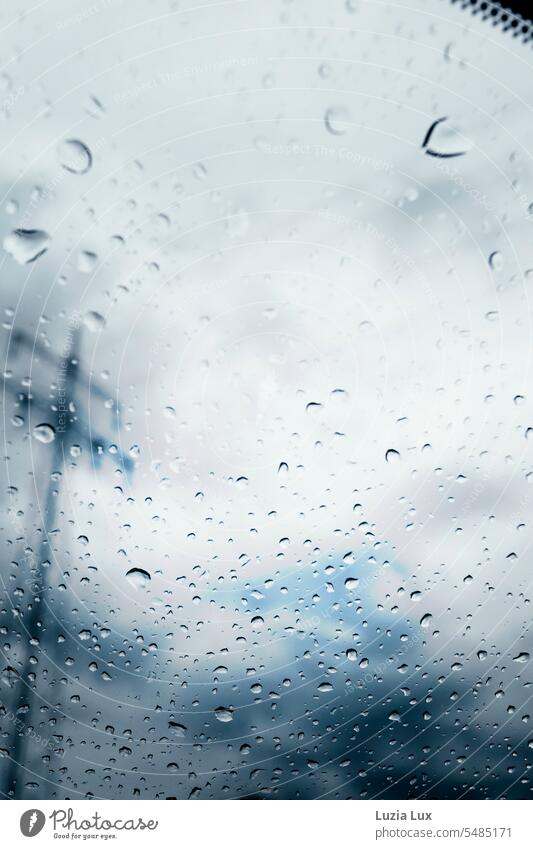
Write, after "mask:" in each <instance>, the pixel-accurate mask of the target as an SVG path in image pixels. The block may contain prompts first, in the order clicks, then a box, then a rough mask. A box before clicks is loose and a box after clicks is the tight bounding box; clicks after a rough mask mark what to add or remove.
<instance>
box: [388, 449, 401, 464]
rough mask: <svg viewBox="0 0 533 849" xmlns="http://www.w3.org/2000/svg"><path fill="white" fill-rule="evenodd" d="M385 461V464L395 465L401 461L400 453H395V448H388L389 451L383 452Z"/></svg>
mask: <svg viewBox="0 0 533 849" xmlns="http://www.w3.org/2000/svg"><path fill="white" fill-rule="evenodd" d="M385 460H386V461H387V463H397V462H398V461H399V460H401V457H400V452H399V451H396V449H395V448H389V450H388V451H386V452H385Z"/></svg>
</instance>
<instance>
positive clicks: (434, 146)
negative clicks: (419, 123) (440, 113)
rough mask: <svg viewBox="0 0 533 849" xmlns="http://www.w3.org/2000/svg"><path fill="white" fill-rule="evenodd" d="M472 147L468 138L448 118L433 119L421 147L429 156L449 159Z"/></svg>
mask: <svg viewBox="0 0 533 849" xmlns="http://www.w3.org/2000/svg"><path fill="white" fill-rule="evenodd" d="M471 147H472V142H471V141H470V139H467V138H465V136H464V135H463V134H462V133H461V132H460V131H459V129H458V128H457V127H455V126H453V124H450V123H448V118H439V119H438V120H437V121H434V122H433V124H432V125H431V127H430V128H429V130H428V131H427V133H426V136H425V138H424V141H423V142H422V148H423V149H424V151H425V152H426V153H427V154H428V155H429V156H437V157H440V158H441V159H450V158H451V157H453V156H463V155H464V154H465V153H467V152H468V151H469V150H470V148H471Z"/></svg>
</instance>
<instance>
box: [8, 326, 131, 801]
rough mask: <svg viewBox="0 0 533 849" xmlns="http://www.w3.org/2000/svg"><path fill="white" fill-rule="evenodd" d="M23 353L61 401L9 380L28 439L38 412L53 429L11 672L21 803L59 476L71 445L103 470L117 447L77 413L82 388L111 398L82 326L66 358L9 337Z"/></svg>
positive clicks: (14, 767) (14, 765)
mask: <svg viewBox="0 0 533 849" xmlns="http://www.w3.org/2000/svg"><path fill="white" fill-rule="evenodd" d="M21 348H25V349H26V350H28V351H29V352H30V354H31V356H32V359H34V358H38V359H39V360H43V361H46V362H48V363H49V364H50V365H52V366H53V367H54V369H55V371H56V373H57V380H56V388H57V400H56V401H50V398H47V397H46V395H43V396H40V395H38V394H34V392H33V390H28V392H18V391H16V389H15V388H14V387H11V385H10V384H11V381H7V380H6V381H5V382H4V387H7V388H8V389H9V390H11V392H13V393H14V394H15V400H16V405H17V407H18V408H19V409H20V408H25V409H26V412H27V421H28V425H29V428H30V430H29V433H30V437H31V433H32V429H31V428H32V414H36V413H38V415H39V418H38V421H39V423H46V425H47V426H49V427H50V428H51V430H50V431H49V434H50V437H52V434H53V444H52V445H51V448H52V456H51V464H50V474H49V475H48V484H47V489H46V496H45V499H44V512H43V514H42V524H43V526H42V531H41V542H40V546H39V552H38V558H37V563H36V564H35V567H34V572H35V576H34V577H35V580H33V579H32V582H31V587H30V591H31V595H32V598H31V601H30V603H29V604H28V607H27V609H26V611H25V614H21V616H20V620H21V625H22V629H21V630H22V636H23V638H24V639H25V640H26V644H25V645H24V646H23V650H24V652H25V655H24V659H23V661H22V669H21V670H20V671H19V670H17V669H12V670H11V672H12V676H13V679H14V681H15V687H16V691H17V692H16V695H15V705H16V707H15V710H14V711H13V713H14V716H15V718H14V721H13V731H12V733H11V745H10V747H9V755H8V758H9V766H8V768H7V775H6V779H5V783H4V787H3V795H4V797H6V796H8V797H11V798H22V780H21V776H22V774H23V772H24V770H25V769H26V758H27V745H28V741H29V738H30V733H31V727H32V726H31V717H32V708H33V704H32V702H33V700H34V699H35V698H37V693H36V687H35V683H34V678H35V676H34V674H33V673H32V666H33V664H32V654H33V652H34V650H35V649H34V648H33V647H35V646H36V647H37V650H38V648H39V646H40V645H41V644H42V640H43V638H44V637H45V633H46V622H45V620H46V613H47V598H46V596H47V583H48V582H49V578H48V574H47V572H48V564H49V563H51V562H52V558H53V555H54V553H53V550H52V545H51V541H50V535H51V533H52V531H53V530H54V528H55V523H56V517H57V509H58V503H59V500H60V493H59V487H60V481H61V480H62V475H61V474H60V475H56V474H55V473H57V472H59V473H61V471H62V469H63V467H64V464H65V461H66V459H67V458H68V457H69V455H70V448H71V447H72V446H73V445H80V446H83V447H84V448H85V450H86V451H87V453H88V456H89V458H90V459H91V462H93V464H95V465H99V464H100V462H101V460H102V459H103V458H104V457H105V456H106V455H107V456H109V453H108V449H109V448H110V446H111V445H112V444H113V442H112V440H111V439H106V438H104V437H103V436H101V435H99V434H95V433H94V431H93V429H92V426H91V427H89V424H88V422H87V420H86V416H85V415H84V413H83V412H82V411H81V406H80V408H78V404H77V400H78V397H79V390H80V387H83V389H84V390H85V391H86V393H87V404H88V406H90V399H91V396H92V395H96V396H98V397H99V398H100V399H105V400H108V399H109V393H107V392H105V391H104V390H103V389H102V388H101V387H100V386H98V385H96V384H94V382H93V381H92V380H90V379H89V377H88V376H87V375H86V374H85V373H84V372H83V370H82V368H81V366H80V361H79V351H80V330H79V326H78V325H77V324H76V325H75V328H74V330H73V331H72V333H71V336H70V344H69V346H68V350H67V351H66V353H65V356H64V357H63V358H61V357H57V356H56V355H55V354H53V353H51V352H50V350H49V349H48V348H46V347H45V346H44V345H42V344H40V343H37V342H36V341H35V340H34V339H32V338H31V337H30V336H29V335H27V334H25V333H21V332H17V333H14V334H13V336H12V338H11V353H12V354H13V355H16V354H17V353H18V351H19V350H20V349H21ZM4 401H5V398H4ZM112 415H113V422H112V425H113V430H114V431H115V432H118V430H119V429H120V405H119V403H118V401H116V400H115V401H114V403H113V407H112ZM34 424H35V423H34ZM112 458H113V460H114V462H116V463H117V464H119V465H120V467H121V469H122V471H123V472H124V473H126V474H127V473H128V472H130V471H131V469H132V467H133V462H132V460H131V458H130V457H128V456H125V455H124V454H123V453H122V452H120V451H119V450H118V449H116V452H115V453H114V454H113V455H112ZM54 478H58V481H55V480H54ZM32 644H33V647H32Z"/></svg>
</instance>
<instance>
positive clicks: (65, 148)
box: [58, 139, 93, 174]
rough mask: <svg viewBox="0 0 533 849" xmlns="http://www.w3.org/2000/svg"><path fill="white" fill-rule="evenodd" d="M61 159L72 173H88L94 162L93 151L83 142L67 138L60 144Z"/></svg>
mask: <svg viewBox="0 0 533 849" xmlns="http://www.w3.org/2000/svg"><path fill="white" fill-rule="evenodd" d="M58 153H59V161H60V163H61V165H62V167H63V168H64V169H65V171H69V172H70V173H71V174H87V172H88V171H90V169H91V165H92V164H93V157H92V153H91V151H90V150H89V148H88V147H87V145H86V144H83V142H81V141H78V140H77V139H67V140H66V141H64V142H62V143H61V145H60V146H59V150H58Z"/></svg>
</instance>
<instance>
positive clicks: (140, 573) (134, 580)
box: [126, 568, 152, 590]
mask: <svg viewBox="0 0 533 849" xmlns="http://www.w3.org/2000/svg"><path fill="white" fill-rule="evenodd" d="M126 578H127V579H128V581H129V582H130V584H131V585H132V587H135V589H136V590H142V589H144V588H145V587H146V586H147V584H148V582H149V581H151V580H152V576H151V575H150V573H149V572H147V571H146V570H145V569H138V568H133V569H129V571H128V572H126Z"/></svg>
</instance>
